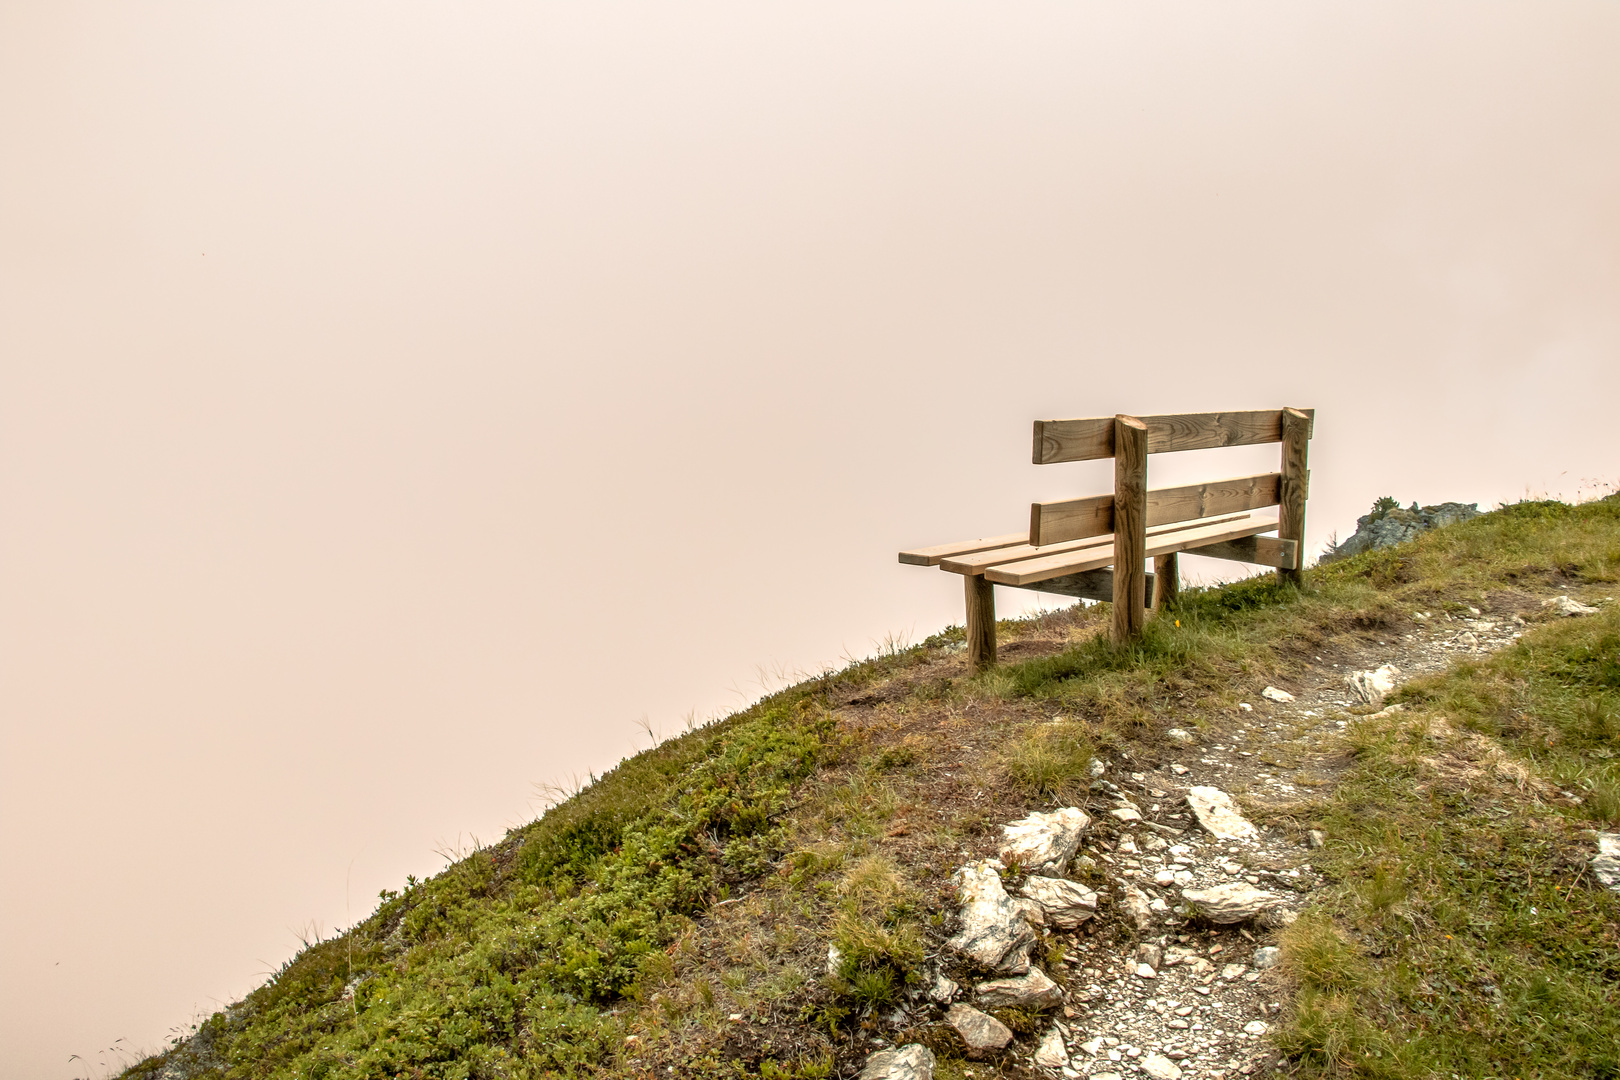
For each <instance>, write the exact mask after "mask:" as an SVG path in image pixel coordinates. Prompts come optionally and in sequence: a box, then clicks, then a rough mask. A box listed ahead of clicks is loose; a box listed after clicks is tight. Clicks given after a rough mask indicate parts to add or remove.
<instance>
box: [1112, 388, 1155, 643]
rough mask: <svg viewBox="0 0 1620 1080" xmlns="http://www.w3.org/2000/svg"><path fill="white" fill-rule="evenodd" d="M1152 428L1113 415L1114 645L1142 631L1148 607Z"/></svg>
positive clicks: (1135, 419)
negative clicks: (1149, 436) (1149, 443)
mask: <svg viewBox="0 0 1620 1080" xmlns="http://www.w3.org/2000/svg"><path fill="white" fill-rule="evenodd" d="M1147 459H1148V448H1147V425H1146V424H1144V423H1142V421H1140V420H1138V419H1137V418H1136V417H1134V416H1124V415H1120V416H1116V417H1114V642H1115V644H1119V643H1122V642H1125V641H1129V640H1130V639H1132V638H1134V637H1136V636H1137V635H1138V634H1140V633H1141V632H1142V624H1143V622H1144V621H1145V612H1144V611H1143V608H1144V606H1145V605H1146V603H1147V595H1146V593H1147V569H1146V567H1145V566H1144V565H1143V563H1144V561H1145V560H1146V559H1147Z"/></svg>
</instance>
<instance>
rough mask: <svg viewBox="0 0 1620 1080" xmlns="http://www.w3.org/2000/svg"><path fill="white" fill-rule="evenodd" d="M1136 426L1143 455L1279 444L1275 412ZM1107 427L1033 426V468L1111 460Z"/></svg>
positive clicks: (1105, 422)
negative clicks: (1144, 436)
mask: <svg viewBox="0 0 1620 1080" xmlns="http://www.w3.org/2000/svg"><path fill="white" fill-rule="evenodd" d="M1298 411H1301V412H1303V413H1304V414H1305V416H1306V418H1307V419H1311V418H1314V416H1315V410H1313V409H1303V410H1298ZM1141 420H1142V423H1144V424H1146V425H1147V430H1148V448H1147V452H1148V453H1150V454H1165V453H1171V452H1173V451H1176V450H1207V449H1210V448H1212V447H1217V446H1253V445H1255V444H1256V443H1268V442H1280V441H1281V440H1282V410H1280V409H1260V410H1255V411H1249V412H1214V413H1177V414H1170V415H1165V416H1144V417H1142V418H1141ZM1113 424H1114V420H1113V417H1109V416H1096V417H1086V418H1084V419H1079V420H1037V421H1035V438H1034V454H1033V457H1034V461H1035V464H1037V465H1054V464H1057V463H1058V462H1061V461H1091V460H1093V459H1095V458H1105V457H1111V456H1113V453H1114V429H1113ZM1306 437H1307V438H1309V435H1308V434H1307V436H1306Z"/></svg>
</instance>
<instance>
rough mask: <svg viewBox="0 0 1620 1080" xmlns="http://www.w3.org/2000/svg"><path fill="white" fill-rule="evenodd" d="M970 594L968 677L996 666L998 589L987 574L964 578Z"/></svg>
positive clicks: (968, 606)
mask: <svg viewBox="0 0 1620 1080" xmlns="http://www.w3.org/2000/svg"><path fill="white" fill-rule="evenodd" d="M962 584H963V586H964V587H965V588H966V590H967V673H968V675H969V676H972V675H975V674H977V673H978V672H980V671H983V670H984V669H985V668H987V667H989V666H991V665H992V664H994V663H995V662H996V587H995V585H993V584H991V582H990V581H988V580H987V579H986V578H985V576H984V575H983V574H963V575H962Z"/></svg>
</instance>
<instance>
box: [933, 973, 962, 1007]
mask: <svg viewBox="0 0 1620 1080" xmlns="http://www.w3.org/2000/svg"><path fill="white" fill-rule="evenodd" d="M956 991H957V985H956V980H955V979H949V978H946V977H945V976H944V975H935V976H934V985H933V986H932V987H930V988H929V990H928V1000H929V1001H932V1002H933V1003H934V1004H935V1005H939V1006H941V1007H944V1006H946V1005H949V1004H950V1003H951V999H952V998H954V997H956Z"/></svg>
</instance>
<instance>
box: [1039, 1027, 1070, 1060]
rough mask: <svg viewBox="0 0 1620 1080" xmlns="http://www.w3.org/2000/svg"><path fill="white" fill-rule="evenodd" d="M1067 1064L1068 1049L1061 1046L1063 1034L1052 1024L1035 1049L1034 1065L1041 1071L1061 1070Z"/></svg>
mask: <svg viewBox="0 0 1620 1080" xmlns="http://www.w3.org/2000/svg"><path fill="white" fill-rule="evenodd" d="M1068 1063H1069V1051H1068V1048H1067V1047H1065V1046H1064V1045H1063V1032H1061V1031H1059V1030H1058V1029H1057V1026H1056V1025H1055V1024H1054V1025H1053V1027H1052V1029H1051V1030H1050V1031H1048V1032H1047V1033H1046V1036H1045V1037H1044V1038H1043V1039H1041V1045H1040V1046H1038V1047H1036V1048H1035V1064H1037V1065H1039V1066H1040V1067H1041V1068H1043V1069H1061V1068H1063V1067H1064V1066H1065V1065H1067V1064H1068Z"/></svg>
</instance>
